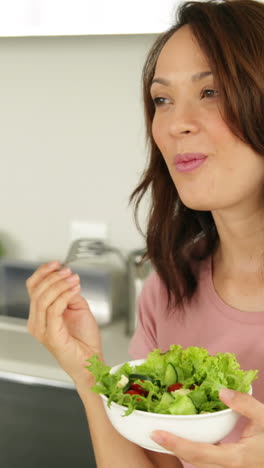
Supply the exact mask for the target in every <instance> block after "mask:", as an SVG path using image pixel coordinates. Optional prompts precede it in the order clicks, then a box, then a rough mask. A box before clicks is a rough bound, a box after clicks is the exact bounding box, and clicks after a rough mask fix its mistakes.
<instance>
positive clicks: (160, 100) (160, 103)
mask: <svg viewBox="0 0 264 468" xmlns="http://www.w3.org/2000/svg"><path fill="white" fill-rule="evenodd" d="M153 102H154V105H155V107H160V106H163V105H164V104H168V103H169V102H170V101H169V99H167V98H164V97H156V98H153Z"/></svg>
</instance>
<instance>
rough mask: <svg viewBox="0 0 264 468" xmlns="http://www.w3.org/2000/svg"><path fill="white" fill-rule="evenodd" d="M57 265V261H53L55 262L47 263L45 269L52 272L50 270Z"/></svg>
mask: <svg viewBox="0 0 264 468" xmlns="http://www.w3.org/2000/svg"><path fill="white" fill-rule="evenodd" d="M58 265H59V262H57V260H55V261H53V262H49V263H48V264H47V268H48V269H49V270H52V268H55V267H56V266H58Z"/></svg>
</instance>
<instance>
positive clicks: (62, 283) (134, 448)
mask: <svg viewBox="0 0 264 468" xmlns="http://www.w3.org/2000/svg"><path fill="white" fill-rule="evenodd" d="M27 289H28V293H29V296H30V313H29V319H28V330H29V332H30V333H31V334H32V335H33V336H34V337H35V338H36V339H37V340H38V341H40V343H42V344H43V345H44V346H45V347H46V348H48V349H49V351H50V352H51V353H52V354H53V355H54V357H55V358H56V359H57V361H58V362H59V364H60V365H61V367H62V368H63V369H64V370H65V372H67V373H68V374H69V375H70V377H71V378H72V380H73V381H74V382H75V385H76V389H77V391H78V393H79V395H80V397H81V399H82V402H83V404H84V407H85V411H86V414H87V419H88V423H89V428H90V433H91V438H92V442H93V447H94V453H95V458H96V461H97V466H98V468H108V467H109V466H111V467H112V466H113V467H114V468H124V466H125V467H127V468H159V467H160V466H165V467H166V468H181V464H180V462H179V463H177V459H176V457H173V456H172V457H171V458H172V459H173V462H175V464H173V465H167V463H166V457H167V456H166V455H164V464H163V465H160V464H159V460H160V456H159V455H158V456H156V457H155V455H154V456H152V454H151V455H150V456H148V452H149V451H145V450H144V449H143V448H141V447H139V446H138V445H136V444H133V443H132V442H130V441H129V440H127V439H125V438H124V437H122V436H121V435H120V434H119V433H118V432H117V431H116V430H115V428H114V427H113V426H112V424H111V422H110V420H109V418H108V416H107V413H106V411H105V408H104V406H103V402H102V400H101V397H100V396H99V395H97V394H95V393H94V392H92V391H91V390H90V388H91V387H92V386H93V385H94V383H95V382H94V377H93V375H92V374H91V373H90V372H89V370H88V369H86V366H87V359H89V358H90V357H91V356H92V355H94V354H97V355H98V356H99V357H100V358H101V359H102V360H103V356H102V346H101V337H100V333H99V328H98V325H97V323H96V320H95V318H94V316H93V314H92V312H91V311H90V309H89V306H88V304H87V302H86V301H85V299H84V298H82V297H81V296H80V294H79V292H80V283H79V278H78V276H76V275H73V274H72V272H71V271H70V269H63V270H61V267H60V265H59V264H58V262H53V263H51V264H45V265H42V266H41V267H39V268H38V269H37V270H36V272H35V273H34V274H33V275H32V276H31V277H30V278H29V279H28V280H27Z"/></svg>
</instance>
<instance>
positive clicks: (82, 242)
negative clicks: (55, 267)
mask: <svg viewBox="0 0 264 468" xmlns="http://www.w3.org/2000/svg"><path fill="white" fill-rule="evenodd" d="M64 266H68V267H70V268H71V270H72V271H73V272H74V273H78V274H79V276H80V280H81V287H82V291H81V294H82V295H83V296H84V297H85V299H86V300H87V302H88V303H89V306H90V308H91V310H92V312H93V313H94V315H95V317H96V320H97V323H98V324H99V325H105V324H107V323H110V322H112V321H113V320H115V319H117V318H120V317H122V316H123V317H124V316H125V315H126V314H127V309H128V281H127V259H126V257H125V256H124V255H123V254H122V252H121V251H120V250H119V249H117V248H115V247H112V246H110V245H108V244H106V243H104V242H103V241H101V240H97V239H85V238H83V239H77V240H75V241H74V242H73V243H72V244H71V246H70V249H69V251H68V254H67V256H66V259H65V262H64Z"/></svg>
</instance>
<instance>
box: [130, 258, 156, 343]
mask: <svg viewBox="0 0 264 468" xmlns="http://www.w3.org/2000/svg"><path fill="white" fill-rule="evenodd" d="M144 254H145V249H137V250H133V251H132V252H130V254H129V256H128V297H129V307H128V315H127V324H126V333H127V335H132V334H133V332H134V331H135V329H136V326H137V302H138V298H139V295H140V293H141V290H142V287H143V284H144V282H145V280H146V279H147V277H148V276H149V275H150V273H151V272H152V271H153V267H152V265H151V262H150V261H149V260H144V261H143V256H144Z"/></svg>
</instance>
